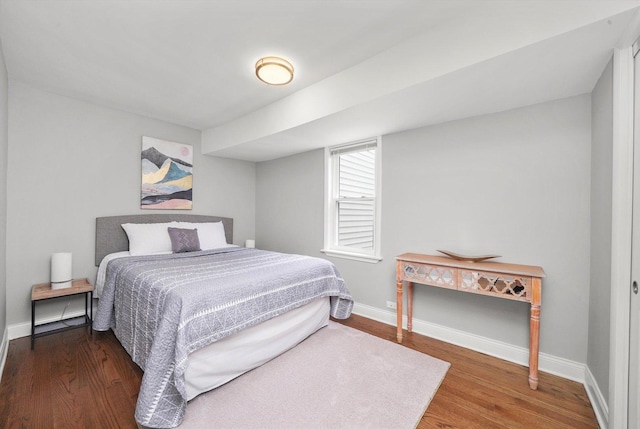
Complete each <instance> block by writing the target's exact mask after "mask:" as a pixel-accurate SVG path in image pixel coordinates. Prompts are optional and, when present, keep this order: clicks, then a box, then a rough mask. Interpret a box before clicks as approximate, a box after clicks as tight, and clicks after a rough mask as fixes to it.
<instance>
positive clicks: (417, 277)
mask: <svg viewBox="0 0 640 429" xmlns="http://www.w3.org/2000/svg"><path fill="white" fill-rule="evenodd" d="M401 271H402V274H403V279H404V280H406V281H410V282H416V283H422V284H427V285H431V286H439V287H446V288H450V289H455V288H456V283H457V279H456V277H457V276H458V270H456V269H455V268H450V267H442V266H440V267H439V266H435V265H427V264H412V263H409V262H403V263H402V267H401Z"/></svg>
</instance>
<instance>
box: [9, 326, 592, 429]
mask: <svg viewBox="0 0 640 429" xmlns="http://www.w3.org/2000/svg"><path fill="white" fill-rule="evenodd" d="M339 322H341V323H343V324H345V325H347V326H351V327H353V328H356V329H359V330H361V331H364V332H368V333H370V334H372V335H375V336H377V337H380V338H384V339H387V340H389V341H394V342H395V334H396V332H395V327H393V326H388V325H385V324H383V323H379V322H376V321H373V320H370V319H366V318H364V317H361V316H356V315H353V316H351V318H350V319H349V320H347V321H339ZM403 345H405V346H407V347H410V348H412V349H415V350H418V351H420V352H422V353H426V354H429V355H431V356H433V357H436V358H438V359H442V360H445V361H447V362H450V363H451V368H450V369H449V372H448V374H447V376H446V377H445V379H444V381H443V383H442V385H441V386H440V388H439V390H438V392H437V393H436V395H435V397H434V399H433V400H432V402H431V404H430V405H429V408H428V409H427V412H426V413H425V415H424V416H423V418H422V420H421V421H420V423H419V425H418V428H420V429H427V428H440V429H442V428H464V429H470V428H483V429H485V428H509V429H512V428H545V429H546V428H597V427H598V424H597V421H596V417H595V414H594V412H593V409H592V408H591V404H590V403H589V399H588V397H587V394H586V392H585V390H584V387H583V386H582V385H581V384H580V383H576V382H572V381H569V380H565V379H563V378H560V377H556V376H553V375H550V374H546V373H540V386H539V388H538V390H537V391H532V390H531V389H529V386H528V382H527V376H528V369H527V368H525V367H523V366H520V365H516V364H513V363H510V362H506V361H503V360H501V359H497V358H494V357H491V356H487V355H484V354H482V353H478V352H474V351H472V350H468V349H465V348H462V347H458V346H454V345H452V344H448V343H444V342H442V341H438V340H434V339H433V338H428V337H425V336H422V335H419V334H415V333H411V334H409V333H406V335H405V339H404V340H403ZM141 379H142V371H141V370H140V368H138V366H137V365H136V364H134V363H133V362H132V361H131V359H130V357H129V355H128V354H127V353H126V352H125V350H124V349H123V348H122V346H121V345H120V343H119V342H118V340H117V339H116V338H115V336H114V335H113V333H111V332H94V333H93V335H90V334H89V331H88V330H86V329H75V330H70V331H65V332H61V333H57V334H52V335H49V336H45V337H41V338H38V339H36V344H35V349H34V350H33V351H32V350H30V340H29V338H21V339H17V340H13V341H11V342H10V344H9V351H8V356H7V361H6V364H5V368H4V373H3V375H2V383H0V427H3V428H37V429H46V428H55V429H57V428H60V429H74V428H78V429H80V428H83V429H84V428H118V429H120V428H131V429H136V428H137V425H136V423H135V420H134V417H133V414H134V410H135V404H136V400H137V396H138V391H139V389H140V382H141Z"/></svg>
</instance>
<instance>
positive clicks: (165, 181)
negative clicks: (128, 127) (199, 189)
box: [140, 137, 193, 210]
mask: <svg viewBox="0 0 640 429" xmlns="http://www.w3.org/2000/svg"><path fill="white" fill-rule="evenodd" d="M141 158H142V186H141V189H140V208H141V209H166V210H191V208H192V205H193V200H192V188H193V146H190V145H186V144H181V143H174V142H169V141H165V140H159V139H154V138H151V137H142V156H141Z"/></svg>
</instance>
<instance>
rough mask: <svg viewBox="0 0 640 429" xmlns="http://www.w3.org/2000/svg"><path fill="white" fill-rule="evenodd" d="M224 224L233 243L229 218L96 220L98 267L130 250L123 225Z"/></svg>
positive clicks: (171, 216)
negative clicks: (106, 260)
mask: <svg viewBox="0 0 640 429" xmlns="http://www.w3.org/2000/svg"><path fill="white" fill-rule="evenodd" d="M171 221H177V222H222V224H223V225H224V232H225V235H226V237H227V243H229V244H231V243H233V219H232V218H229V217H219V216H205V215H192V214H179V213H153V214H134V215H124V216H106V217H98V218H96V267H97V266H98V265H100V261H102V258H104V257H105V256H106V255H108V254H109V253H114V252H121V251H123V250H129V239H128V238H127V234H126V233H125V232H124V229H122V226H121V225H122V224H123V223H160V222H171Z"/></svg>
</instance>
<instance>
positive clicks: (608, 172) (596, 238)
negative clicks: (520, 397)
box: [587, 61, 613, 401]
mask: <svg viewBox="0 0 640 429" xmlns="http://www.w3.org/2000/svg"><path fill="white" fill-rule="evenodd" d="M591 136H592V142H591V272H590V277H591V292H590V294H589V346H588V352H587V366H588V367H589V370H590V371H591V373H592V374H593V377H594V378H595V380H596V382H597V383H598V387H599V388H600V391H601V392H602V395H603V396H604V398H605V400H606V401H608V400H609V339H610V334H609V328H610V315H611V311H610V303H611V215H612V203H611V197H612V178H613V171H612V169H613V61H610V62H609V64H608V65H607V67H606V68H605V70H604V72H603V73H602V76H600V79H599V80H598V83H597V84H596V86H595V88H594V90H593V92H592V93H591Z"/></svg>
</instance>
